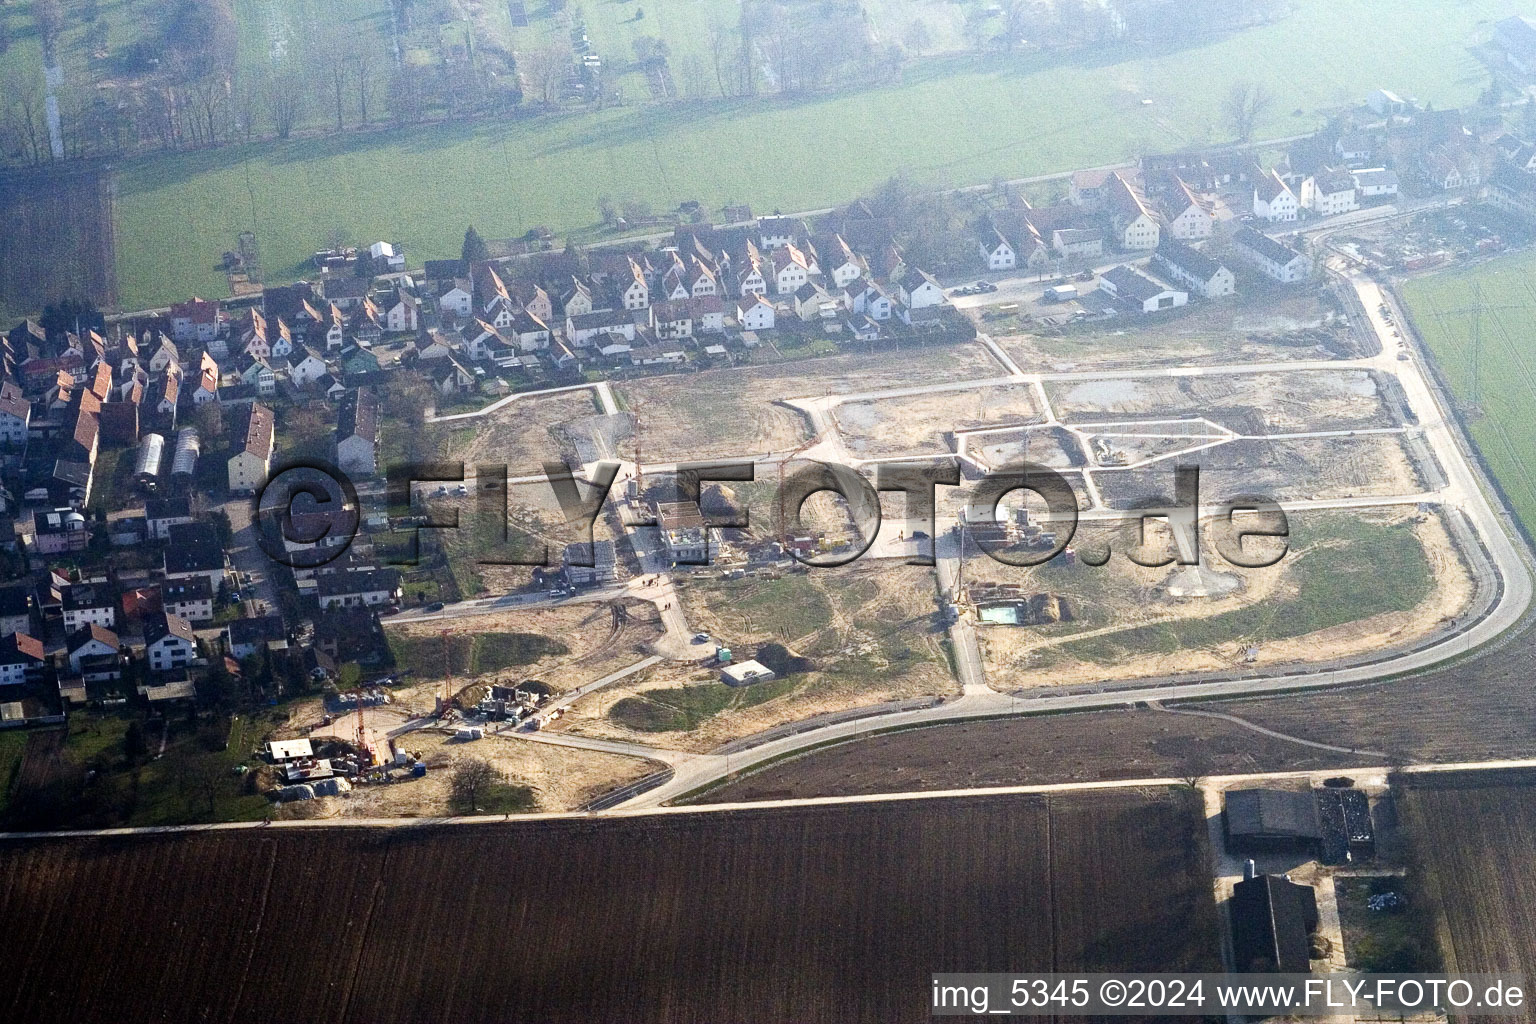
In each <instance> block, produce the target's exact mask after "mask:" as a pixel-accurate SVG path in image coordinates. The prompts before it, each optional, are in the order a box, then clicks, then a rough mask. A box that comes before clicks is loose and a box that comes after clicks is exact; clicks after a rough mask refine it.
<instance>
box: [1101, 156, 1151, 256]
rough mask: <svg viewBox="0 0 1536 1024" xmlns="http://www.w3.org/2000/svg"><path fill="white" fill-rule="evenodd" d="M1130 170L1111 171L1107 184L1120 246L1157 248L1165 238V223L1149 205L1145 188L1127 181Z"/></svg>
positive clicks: (1123, 247) (1106, 188) (1136, 249)
mask: <svg viewBox="0 0 1536 1024" xmlns="http://www.w3.org/2000/svg"><path fill="white" fill-rule="evenodd" d="M1126 173H1129V172H1126ZM1126 173H1119V172H1117V173H1115V174H1111V175H1110V176H1109V179H1108V180H1107V181H1106V182H1105V186H1104V187H1105V190H1106V198H1107V201H1108V203H1109V208H1110V213H1111V222H1112V223H1113V224H1114V227H1115V232H1116V233H1117V234H1118V236H1119V241H1120V248H1122V249H1125V250H1126V251H1128V252H1138V251H1145V250H1151V249H1156V248H1157V243H1158V242H1159V241H1161V240H1162V231H1163V229H1162V225H1161V224H1160V223H1159V222H1158V219H1157V216H1156V215H1155V214H1154V213H1153V212H1152V210H1151V209H1150V208H1149V207H1148V206H1147V200H1146V197H1145V196H1143V195H1142V192H1141V189H1140V188H1139V187H1137V186H1135V185H1133V184H1132V183H1131V182H1130V181H1127V180H1126Z"/></svg>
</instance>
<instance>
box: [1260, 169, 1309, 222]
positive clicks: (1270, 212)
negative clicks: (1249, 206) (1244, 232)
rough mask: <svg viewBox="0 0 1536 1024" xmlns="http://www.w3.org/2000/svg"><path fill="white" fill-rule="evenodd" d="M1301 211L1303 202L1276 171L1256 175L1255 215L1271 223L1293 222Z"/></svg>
mask: <svg viewBox="0 0 1536 1024" xmlns="http://www.w3.org/2000/svg"><path fill="white" fill-rule="evenodd" d="M1300 211H1301V202H1300V200H1298V199H1297V198H1296V193H1294V192H1292V191H1291V189H1290V186H1288V185H1287V184H1286V183H1285V182H1284V181H1282V180H1280V175H1279V174H1278V173H1276V172H1275V171H1274V170H1271V171H1270V172H1269V173H1268V174H1256V175H1255V176H1254V180H1253V215H1254V216H1255V217H1257V218H1258V219H1259V220H1267V221H1270V222H1271V223H1279V222H1281V221H1293V220H1295V219H1296V218H1297V216H1298V215H1299V213H1300Z"/></svg>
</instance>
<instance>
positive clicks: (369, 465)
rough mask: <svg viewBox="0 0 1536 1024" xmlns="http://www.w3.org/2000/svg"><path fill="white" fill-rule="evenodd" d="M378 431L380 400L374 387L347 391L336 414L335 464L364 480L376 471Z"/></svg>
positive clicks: (347, 472) (345, 471)
mask: <svg viewBox="0 0 1536 1024" xmlns="http://www.w3.org/2000/svg"><path fill="white" fill-rule="evenodd" d="M378 430H379V401H378V397H377V396H376V395H375V394H374V391H373V389H372V388H366V387H365V388H358V389H357V390H356V391H352V392H348V393H347V394H346V395H345V396H344V397H343V398H342V400H341V408H340V409H338V410H337V413H336V464H337V465H338V466H340V467H341V470H342V472H344V473H346V474H348V475H349V476H353V477H358V478H360V479H367V478H368V477H371V476H373V475H374V473H376V472H377V471H378V464H377V462H376V455H375V452H376V447H377V444H378Z"/></svg>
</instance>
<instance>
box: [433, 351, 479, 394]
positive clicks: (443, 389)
mask: <svg viewBox="0 0 1536 1024" xmlns="http://www.w3.org/2000/svg"><path fill="white" fill-rule="evenodd" d="M427 373H428V375H429V376H430V377H431V379H432V386H433V387H435V388H437V393H438V394H440V395H444V396H448V395H457V394H467V393H468V392H470V391H473V390H474V387H475V375H474V374H472V373H470V372H469V371H468V370H466V369H465V368H464V366H463V364H462V363H460V362H459V361H458V360H457V359H453V358H448V359H434V360H432V362H430V363H428V364H427Z"/></svg>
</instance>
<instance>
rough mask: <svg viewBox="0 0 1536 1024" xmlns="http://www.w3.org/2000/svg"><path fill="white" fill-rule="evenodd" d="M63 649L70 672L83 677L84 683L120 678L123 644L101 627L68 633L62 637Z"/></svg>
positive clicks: (91, 627) (90, 627)
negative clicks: (63, 640)
mask: <svg viewBox="0 0 1536 1024" xmlns="http://www.w3.org/2000/svg"><path fill="white" fill-rule="evenodd" d="M64 649H65V651H66V654H67V657H68V658H69V667H70V670H71V671H73V672H75V673H76V674H78V675H82V676H84V677H85V678H86V681H87V682H100V681H102V680H104V679H116V678H117V677H118V676H120V675H122V661H121V659H122V653H123V643H122V641H121V640H120V639H118V636H117V634H116V633H114V632H112V631H111V630H110V629H107V628H106V627H105V626H95V625H92V626H86V627H84V628H82V629H78V630H71V631H70V632H69V634H68V636H67V637H66V638H65V642H64Z"/></svg>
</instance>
